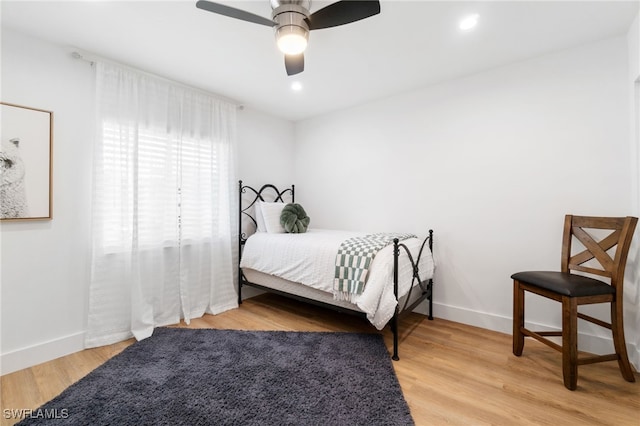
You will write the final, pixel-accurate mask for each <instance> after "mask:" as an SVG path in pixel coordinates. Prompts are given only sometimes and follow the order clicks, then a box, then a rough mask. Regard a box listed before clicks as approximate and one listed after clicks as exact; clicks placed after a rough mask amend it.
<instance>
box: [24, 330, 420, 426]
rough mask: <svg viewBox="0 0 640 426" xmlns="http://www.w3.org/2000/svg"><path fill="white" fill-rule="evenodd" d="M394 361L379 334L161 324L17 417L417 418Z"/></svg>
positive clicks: (333, 421)
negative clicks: (48, 399) (408, 401)
mask: <svg viewBox="0 0 640 426" xmlns="http://www.w3.org/2000/svg"><path fill="white" fill-rule="evenodd" d="M391 363H392V361H391V359H390V356H389V353H388V352H387V349H386V347H385V345H384V342H383V339H382V336H381V335H379V334H362V333H329V332H289V331H237V330H214V329H181V328H158V329H156V330H155V332H154V333H153V336H152V337H150V338H148V339H145V340H142V341H140V342H136V343H134V344H133V345H131V346H129V347H128V348H126V349H125V350H124V351H123V352H122V353H120V354H119V355H116V356H115V357H113V358H111V359H110V360H108V361H107V362H106V363H104V364H103V365H102V366H100V367H98V368H97V369H95V370H94V371H92V372H91V373H89V375H87V376H86V377H84V378H83V379H81V380H80V381H78V382H77V383H75V384H73V385H71V386H70V387H69V388H67V389H66V390H65V391H64V392H62V394H60V395H59V396H58V397H56V398H55V399H53V400H52V401H50V402H48V403H46V404H45V405H43V406H42V407H40V409H37V410H34V411H33V413H32V415H31V416H30V417H29V418H26V419H24V420H23V421H22V422H20V423H19V424H20V425H39V424H42V425H58V424H60V425H243V426H244V425H260V426H265V425H323V426H324V425H350V426H351V425H367V426H369V425H393V426H397V425H413V424H414V422H413V419H412V418H411V413H410V412H409V407H408V405H407V403H406V401H405V399H404V397H403V395H402V391H401V389H400V385H399V383H398V379H397V377H396V375H395V372H394V370H393V366H392V364H391ZM39 416H42V417H39ZM46 417H57V418H54V419H51V418H46Z"/></svg>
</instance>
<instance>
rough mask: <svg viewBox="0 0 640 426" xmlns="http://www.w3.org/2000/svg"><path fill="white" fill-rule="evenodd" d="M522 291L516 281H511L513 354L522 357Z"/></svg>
mask: <svg viewBox="0 0 640 426" xmlns="http://www.w3.org/2000/svg"><path fill="white" fill-rule="evenodd" d="M523 328H524V290H523V289H522V287H520V282H519V281H518V280H513V354H514V355H515V356H520V355H522V350H523V349H524V334H522V331H521V330H522V329H523Z"/></svg>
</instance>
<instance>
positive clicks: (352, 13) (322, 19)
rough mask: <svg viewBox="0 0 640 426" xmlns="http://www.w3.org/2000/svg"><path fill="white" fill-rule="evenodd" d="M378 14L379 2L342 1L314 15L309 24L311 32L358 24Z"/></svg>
mask: <svg viewBox="0 0 640 426" xmlns="http://www.w3.org/2000/svg"><path fill="white" fill-rule="evenodd" d="M378 13H380V2H379V1H378V0H342V1H338V2H336V3H333V4H330V5H329V6H326V7H323V8H322V9H320V10H318V11H316V12H314V13H312V14H311V15H310V16H309V18H307V22H308V23H309V29H310V30H319V29H322V28H331V27H337V26H338V25H344V24H349V23H351V22H356V21H359V20H361V19H364V18H368V17H370V16H373V15H377V14H378Z"/></svg>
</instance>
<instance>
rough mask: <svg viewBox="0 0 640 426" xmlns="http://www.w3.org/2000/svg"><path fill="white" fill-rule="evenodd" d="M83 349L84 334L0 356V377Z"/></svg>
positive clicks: (76, 334)
mask: <svg viewBox="0 0 640 426" xmlns="http://www.w3.org/2000/svg"><path fill="white" fill-rule="evenodd" d="M83 349H84V332H80V333H75V334H71V335H69V336H64V337H61V338H59V339H55V340H50V341H48V342H44V343H40V344H37V345H33V346H29V347H26V348H22V349H18V350H15V351H12V352H7V353H3V354H2V355H0V375H5V374H9V373H13V372H14V371H18V370H22V369H24V368H29V367H33V366H34V365H38V364H42V363H43V362H47V361H51V360H54V359H56V358H60V357H62V356H65V355H69V354H72V353H75V352H79V351H81V350H83Z"/></svg>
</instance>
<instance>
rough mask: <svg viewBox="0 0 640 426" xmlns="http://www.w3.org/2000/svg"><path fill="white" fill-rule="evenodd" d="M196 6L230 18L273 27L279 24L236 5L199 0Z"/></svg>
mask: <svg viewBox="0 0 640 426" xmlns="http://www.w3.org/2000/svg"><path fill="white" fill-rule="evenodd" d="M196 7H197V8H198V9H202V10H206V11H208V12H213V13H217V14H218V15H224V16H228V17H230V18H236V19H240V20H242V21H247V22H253V23H254V24H260V25H266V26H267V27H273V26H275V25H277V24H276V23H275V22H273V21H272V20H271V19H267V18H263V17H262V16H259V15H254V14H253V13H249V12H246V11H244V10H240V9H236V8H234V7H229V6H225V5H223V4H220V3H212V2H210V1H205V0H199V1H198V2H197V3H196Z"/></svg>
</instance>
